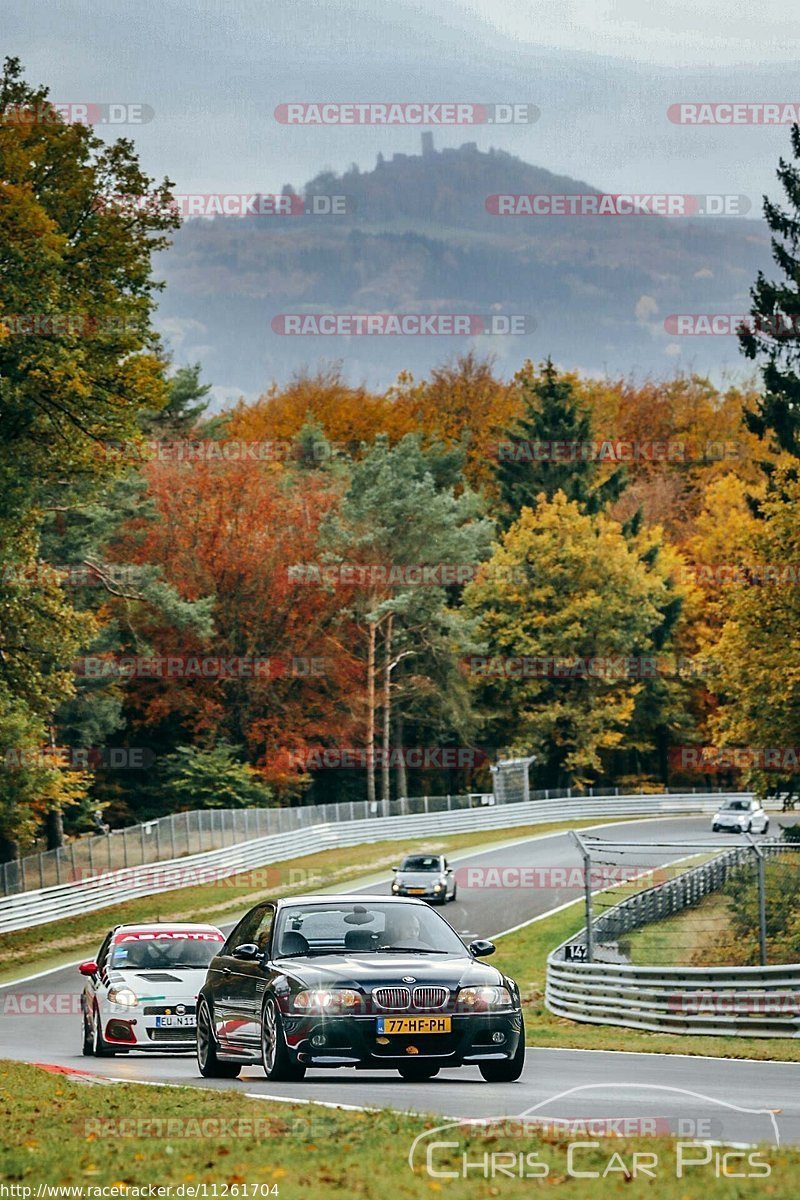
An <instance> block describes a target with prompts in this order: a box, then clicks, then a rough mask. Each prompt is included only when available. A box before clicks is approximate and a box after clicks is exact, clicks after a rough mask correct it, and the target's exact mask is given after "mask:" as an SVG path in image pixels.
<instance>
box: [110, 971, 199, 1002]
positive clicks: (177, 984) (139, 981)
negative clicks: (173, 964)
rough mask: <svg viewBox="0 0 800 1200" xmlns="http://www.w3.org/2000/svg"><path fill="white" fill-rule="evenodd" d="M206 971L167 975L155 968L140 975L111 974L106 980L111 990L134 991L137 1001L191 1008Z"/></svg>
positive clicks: (177, 972)
mask: <svg viewBox="0 0 800 1200" xmlns="http://www.w3.org/2000/svg"><path fill="white" fill-rule="evenodd" d="M207 971H208V968H207V967H199V968H198V969H197V970H195V969H194V968H192V969H191V970H181V971H170V970H169V968H168V967H165V968H163V969H158V968H155V967H154V968H153V969H152V970H148V969H146V968H143V969H142V970H141V971H130V970H126V971H111V972H110V973H109V977H108V978H109V983H110V985H111V986H112V987H121V986H122V985H127V987H129V988H133V990H134V992H136V995H137V996H138V997H139V999H140V1000H144V1001H147V1002H150V1001H156V1000H164V1001H172V1002H173V1003H174V1004H177V1003H190V1004H193V1003H194V1000H195V997H196V996H197V993H198V992H199V991H200V988H201V987H202V986H203V984H204V983H205V979H206V973H207Z"/></svg>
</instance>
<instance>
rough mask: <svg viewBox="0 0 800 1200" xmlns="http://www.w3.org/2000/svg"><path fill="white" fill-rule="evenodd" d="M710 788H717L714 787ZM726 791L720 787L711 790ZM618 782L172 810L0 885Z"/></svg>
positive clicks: (15, 872) (46, 882)
mask: <svg viewBox="0 0 800 1200" xmlns="http://www.w3.org/2000/svg"><path fill="white" fill-rule="evenodd" d="M712 790H715V789H712ZM716 790H717V791H719V792H726V789H723V788H719V789H716ZM708 791H709V789H708V788H702V789H700V788H696V789H691V792H690V791H689V789H687V788H680V789H674V788H673V789H665V792H664V794H665V795H669V794H676V795H687V794H693V793H695V792H697V793H701V794H703V795H705V794H707V793H708ZM620 794H621V793H620V789H619V788H587V789H585V790H583V789H580V788H566V789H552V788H551V789H544V790H539V791H532V790H528V792H527V795H526V792H525V789H524V788H523V787H519V788H513V789H511V788H503V790H502V792H500V793H499V794H497V795H495V794H494V793H492V792H488V793H485V792H471V793H468V794H466V795H462V796H456V795H446V796H404V797H401V798H400V799H397V800H392V801H390V802H389V803H386V802H385V801H379V802H378V803H376V804H373V805H370V804H369V803H367V802H366V801H357V800H350V801H345V802H343V803H340V804H318V805H306V806H298V807H294V808H243V809H222V808H220V809H200V810H197V809H195V810H193V811H191V812H179V813H173V814H172V815H171V816H167V817H159V818H157V819H155V820H153V821H146V822H144V823H143V824H141V825H131V826H128V827H127V828H126V829H117V830H113V831H112V832H111V833H108V834H102V835H91V834H89V835H86V836H85V837H81V838H78V839H76V840H75V841H72V842H69V843H67V845H65V846H63V847H61V848H60V849H58V850H45V851H42V852H41V853H39V854H32V855H28V856H27V857H25V858H19V859H14V860H13V861H11V862H7V863H3V864H2V870H0V888H2V892H1V893H0V894H2V895H3V896H14V895H17V894H18V893H19V892H28V891H34V890H36V889H38V888H44V887H55V886H57V885H59V884H62V883H72V882H74V881H75V880H79V879H87V878H90V877H91V876H93V875H97V874H100V873H101V872H103V873H105V872H107V871H114V870H120V869H122V868H126V867H139V866H145V865H146V864H149V863H155V862H166V861H168V860H170V859H173V858H183V857H185V856H187V855H190V854H202V853H203V852H204V851H207V850H219V849H222V847H224V846H233V845H238V844H239V843H240V842H247V841H250V840H251V839H252V838H258V837H267V836H271V835H272V834H277V833H291V832H292V831H293V830H297V829H305V828H309V827H311V826H312V825H324V824H328V823H330V822H337V821H356V820H367V819H369V818H371V817H373V818H378V817H387V816H415V815H418V814H420V813H428V812H459V811H461V810H463V809H470V808H482V807H485V806H488V805H493V804H514V803H525V802H526V800H551V799H556V798H562V797H564V798H567V799H570V798H574V799H581V798H585V797H594V796H599V797H603V796H619V795H620Z"/></svg>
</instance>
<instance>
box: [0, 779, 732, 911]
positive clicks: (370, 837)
mask: <svg viewBox="0 0 800 1200" xmlns="http://www.w3.org/2000/svg"><path fill="white" fill-rule="evenodd" d="M737 794H740V793H737ZM724 796H725V793H723V794H722V796H720V794H711V793H701V794H697V795H694V794H692V793H682V794H677V795H664V794H657V795H644V796H641V795H640V796H635V795H634V796H615V795H611V796H606V797H602V798H600V797H589V798H583V799H575V798H574V797H569V796H562V797H559V798H555V797H554V798H552V799H550V800H529V801H523V802H521V803H516V804H481V805H480V806H479V807H475V808H458V809H456V808H451V810H450V811H448V810H447V809H446V808H445V809H443V810H441V811H438V812H434V811H430V806H429V811H428V812H427V813H425V812H422V813H416V814H410V815H407V816H393V817H370V818H368V819H362V820H354V821H337V822H326V823H323V824H318V825H312V826H310V827H307V828H303V829H296V830H293V831H290V832H286V833H279V834H275V835H273V836H270V837H257V838H251V839H250V840H249V841H245V842H241V843H239V844H238V845H234V846H226V847H223V848H221V849H219V850H211V851H208V852H206V853H204V854H195V855H192V856H190V857H186V858H179V859H172V860H170V861H168V862H162V863H151V864H145V865H143V866H138V867H134V868H129V869H127V870H125V869H123V870H121V871H112V872H109V873H106V874H102V875H98V876H95V877H94V878H91V879H80V880H76V881H74V882H72V883H68V884H63V885H61V886H60V887H50V888H42V889H38V890H35V891H30V892H21V893H19V894H18V895H15V896H7V897H5V898H4V899H2V900H0V933H1V932H10V931H12V930H15V929H25V928H28V927H29V926H34V925H42V924H44V923H45V922H46V921H55V920H58V919H60V918H63V917H69V916H76V915H79V914H81V913H87V912H93V911H94V910H95V909H99V908H104V907H107V906H108V905H111V904H120V903H122V902H123V901H125V900H132V899H135V898H137V897H140V896H150V895H153V894H154V893H156V892H161V891H167V890H170V889H172V888H179V887H188V886H191V885H192V884H197V883H202V882H204V881H210V880H221V879H225V878H228V877H229V876H231V875H234V874H237V873H238V872H240V871H247V870H253V869H255V868H258V867H263V866H266V865H268V864H270V863H275V862H283V861H286V860H287V859H290V858H297V857H299V856H300V855H303V854H313V853H316V852H318V851H320V850H328V849H332V848H334V847H337V846H355V845H359V844H361V843H365V842H376V841H383V840H393V841H399V840H402V839H404V838H408V837H419V836H420V835H428V834H436V833H438V834H445V833H459V832H462V831H465V830H479V829H504V828H508V829H513V828H514V827H515V826H520V825H541V824H545V823H547V822H551V821H570V820H581V819H586V818H598V819H601V820H602V819H603V818H605V817H615V816H628V815H630V816H657V815H659V814H664V815H678V814H687V813H688V814H691V813H699V812H710V811H712V810H713V808H714V807H715V806H716V805H717V804H719V802H720V799H724ZM285 811H287V812H291V811H292V810H290V809H287V810H285ZM295 811H298V812H302V811H304V810H302V809H298V810H295Z"/></svg>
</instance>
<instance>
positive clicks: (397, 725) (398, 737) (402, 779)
mask: <svg viewBox="0 0 800 1200" xmlns="http://www.w3.org/2000/svg"><path fill="white" fill-rule="evenodd" d="M394 748H395V750H396V751H397V794H398V796H407V795H408V774H407V772H406V760H405V756H404V755H405V752H404V749H403V714H402V713H401V712H400V711H398V712H397V714H396V716H395V719H394Z"/></svg>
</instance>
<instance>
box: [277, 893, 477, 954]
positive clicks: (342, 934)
mask: <svg viewBox="0 0 800 1200" xmlns="http://www.w3.org/2000/svg"><path fill="white" fill-rule="evenodd" d="M274 945H275V950H274V957H275V958H296V957H301V956H305V955H309V954H353V953H358V954H400V953H413V954H458V955H463V954H464V953H465V951H464V943H463V942H462V941H461V939H460V938H459V936H458V934H457V933H455V931H454V930H453V929H451V927H450V926H449V925H448V924H447V922H446V921H445V920H444V919H443V918H442V917H440V916H439V915H438V914H437V913H435V912H433V911H432V910H431V909H430V908H427V907H425V906H424V905H422V904H402V903H397V902H395V903H381V901H379V900H373V899H372V898H370V899H365V900H364V902H363V904H359V903H355V902H353V903H347V904H344V903H341V902H338V903H337V902H336V901H335V900H332V901H331V903H330V904H296V905H295V904H292V905H286V906H285V907H284V908H282V909H281V912H280V914H279V916H278V923H277V926H276V930H275V942H274Z"/></svg>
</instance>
